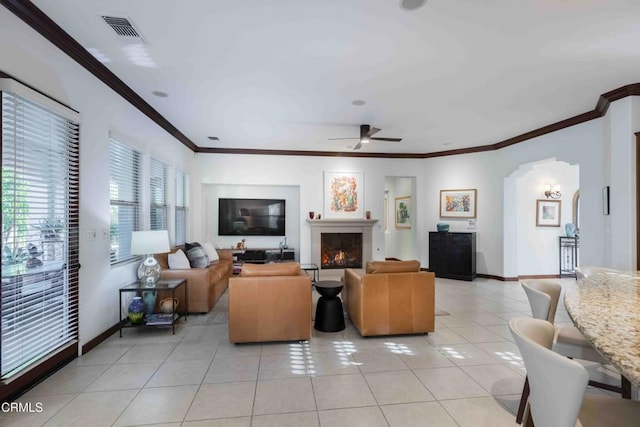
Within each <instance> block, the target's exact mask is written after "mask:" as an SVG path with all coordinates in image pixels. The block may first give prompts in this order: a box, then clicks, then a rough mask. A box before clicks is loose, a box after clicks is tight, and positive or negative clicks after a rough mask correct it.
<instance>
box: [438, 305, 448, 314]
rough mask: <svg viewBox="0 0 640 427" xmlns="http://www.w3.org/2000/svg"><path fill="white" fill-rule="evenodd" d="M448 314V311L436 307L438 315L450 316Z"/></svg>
mask: <svg viewBox="0 0 640 427" xmlns="http://www.w3.org/2000/svg"><path fill="white" fill-rule="evenodd" d="M448 315H449V312H448V311H444V310H440V309H439V308H438V307H436V316H448Z"/></svg>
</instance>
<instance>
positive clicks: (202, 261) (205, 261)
mask: <svg viewBox="0 0 640 427" xmlns="http://www.w3.org/2000/svg"><path fill="white" fill-rule="evenodd" d="M187 258H189V264H191V268H205V267H208V266H209V257H208V256H207V254H206V253H205V251H204V249H202V248H201V247H200V246H194V247H192V248H191V249H189V250H187Z"/></svg>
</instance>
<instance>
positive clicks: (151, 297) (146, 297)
mask: <svg viewBox="0 0 640 427" xmlns="http://www.w3.org/2000/svg"><path fill="white" fill-rule="evenodd" d="M142 300H143V301H144V312H145V314H151V313H153V310H154V309H155V307H156V293H155V292H154V291H144V292H143V293H142Z"/></svg>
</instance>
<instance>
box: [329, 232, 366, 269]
mask: <svg viewBox="0 0 640 427" xmlns="http://www.w3.org/2000/svg"><path fill="white" fill-rule="evenodd" d="M320 264H321V267H320V268H323V269H339V268H362V233H321V234H320Z"/></svg>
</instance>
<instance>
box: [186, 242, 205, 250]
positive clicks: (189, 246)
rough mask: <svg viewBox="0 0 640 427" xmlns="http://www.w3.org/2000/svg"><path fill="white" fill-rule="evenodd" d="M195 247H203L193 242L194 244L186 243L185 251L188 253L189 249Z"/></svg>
mask: <svg viewBox="0 0 640 427" xmlns="http://www.w3.org/2000/svg"><path fill="white" fill-rule="evenodd" d="M195 247H198V248H201V247H202V245H201V244H200V243H198V242H193V243H189V242H185V243H184V250H185V251H188V250H189V249H191V248H195Z"/></svg>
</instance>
